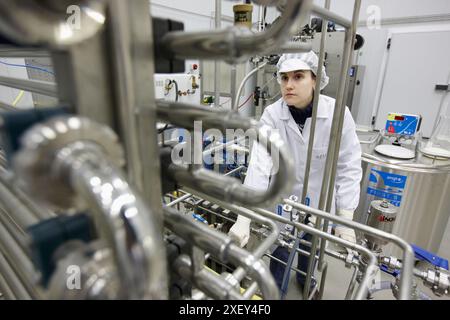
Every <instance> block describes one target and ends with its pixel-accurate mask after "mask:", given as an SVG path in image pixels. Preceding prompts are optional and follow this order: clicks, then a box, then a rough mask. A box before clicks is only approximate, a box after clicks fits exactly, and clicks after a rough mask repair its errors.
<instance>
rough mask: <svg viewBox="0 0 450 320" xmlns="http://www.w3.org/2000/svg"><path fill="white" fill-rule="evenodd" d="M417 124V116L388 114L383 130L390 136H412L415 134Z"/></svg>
mask: <svg viewBox="0 0 450 320" xmlns="http://www.w3.org/2000/svg"><path fill="white" fill-rule="evenodd" d="M418 122H419V119H418V117H417V116H408V115H400V114H389V115H388V120H387V121H386V127H385V129H386V131H387V132H389V133H391V134H402V135H406V136H413V135H414V134H415V133H416V130H417V125H418Z"/></svg>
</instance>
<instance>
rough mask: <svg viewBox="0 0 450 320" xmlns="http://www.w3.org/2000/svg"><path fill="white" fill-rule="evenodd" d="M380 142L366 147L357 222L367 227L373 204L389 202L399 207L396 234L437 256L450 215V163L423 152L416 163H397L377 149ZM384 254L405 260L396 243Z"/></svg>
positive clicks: (394, 231) (415, 160)
mask: <svg viewBox="0 0 450 320" xmlns="http://www.w3.org/2000/svg"><path fill="white" fill-rule="evenodd" d="M360 139H361V138H360ZM379 142H380V140H379V139H378V140H377V141H373V143H371V144H362V149H363V155H362V168H363V179H362V181H361V194H360V202H359V206H358V208H357V210H356V212H355V217H354V220H355V221H358V222H361V223H364V224H367V222H368V218H369V215H368V209H369V206H370V203H371V202H372V201H373V200H382V199H386V200H388V201H389V202H390V203H392V204H394V205H395V206H397V207H398V213H397V220H396V222H395V226H394V229H393V231H392V233H393V234H395V235H398V236H399V237H401V238H403V239H405V240H406V241H408V242H409V243H413V244H416V245H418V246H420V247H422V248H424V249H426V250H429V251H431V252H434V253H437V252H438V250H439V246H440V244H441V241H442V238H443V235H444V232H445V229H446V226H447V222H448V219H449V216H450V161H448V160H447V161H444V160H437V159H430V158H427V157H425V156H424V155H423V154H421V153H420V152H418V153H417V156H416V158H415V159H413V160H410V161H396V160H394V159H391V158H387V157H383V156H380V155H378V154H377V153H376V152H375V151H374V150H373V149H374V147H375V146H376V145H377V144H378V143H379ZM361 237H362V235H361V234H358V238H360V239H361ZM383 252H384V254H386V255H395V256H398V257H401V250H400V249H398V248H397V247H395V246H394V245H393V244H389V245H388V246H386V247H384V248H383ZM445 258H447V259H448V258H450V257H445Z"/></svg>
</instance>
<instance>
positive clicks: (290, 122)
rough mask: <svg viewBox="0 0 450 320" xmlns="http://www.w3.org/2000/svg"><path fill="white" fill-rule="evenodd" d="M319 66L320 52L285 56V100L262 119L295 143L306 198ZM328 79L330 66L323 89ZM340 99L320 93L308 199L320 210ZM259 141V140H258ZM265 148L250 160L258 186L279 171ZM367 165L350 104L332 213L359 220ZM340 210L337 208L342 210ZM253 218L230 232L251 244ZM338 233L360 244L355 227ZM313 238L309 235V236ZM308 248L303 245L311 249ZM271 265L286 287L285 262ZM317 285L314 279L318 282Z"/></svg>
mask: <svg viewBox="0 0 450 320" xmlns="http://www.w3.org/2000/svg"><path fill="white" fill-rule="evenodd" d="M317 68H318V57H317V55H316V54H315V53H314V52H312V51H311V52H309V53H303V54H285V55H283V56H282V57H281V58H280V60H279V62H278V64H277V69H278V74H277V76H278V82H279V83H280V87H281V93H282V98H281V99H280V100H278V101H277V102H275V103H274V104H272V105H270V106H268V107H267V108H266V109H265V110H264V113H263V115H262V117H261V119H260V121H261V123H262V124H265V125H267V126H270V127H271V128H273V129H276V130H278V132H279V134H280V135H281V136H282V138H283V139H284V141H285V142H286V143H287V144H288V145H289V147H290V150H291V153H292V155H293V157H294V172H293V173H292V174H293V175H295V183H294V188H293V190H292V192H291V193H290V194H288V195H284V196H286V197H287V196H289V195H296V196H297V197H298V198H299V199H301V195H302V188H303V180H304V174H305V164H306V156H307V151H308V142H309V133H310V129H311V114H312V104H313V98H314V94H315V93H314V88H315V85H316V79H315V75H316V73H317ZM327 83H328V77H327V76H326V73H325V67H323V71H322V81H321V84H320V87H321V90H322V89H323V88H324V87H325V86H326V85H327ZM334 105H335V100H334V99H333V98H330V97H328V96H325V95H322V94H321V95H320V96H319V104H318V109H317V124H316V132H315V137H314V146H313V152H312V159H311V169H310V176H309V185H308V193H307V202H309V205H310V206H311V207H314V208H317V207H318V204H319V197H320V189H321V184H322V178H323V172H324V167H325V160H326V156H327V150H328V142H329V137H330V129H331V124H332V118H333V110H334ZM255 145H256V144H255ZM261 150H262V148H261V147H257V146H255V147H253V149H252V154H251V157H250V164H249V167H248V171H247V176H246V179H245V182H244V184H245V185H247V186H249V187H251V188H254V189H259V190H261V189H267V188H268V186H269V183H270V175H271V174H273V172H272V171H273V170H272V161H271V159H270V157H269V156H268V154H267V153H265V152H264V151H261ZM361 177H362V169H361V147H360V144H359V140H358V137H357V135H356V130H355V123H354V121H353V119H352V116H351V113H350V111H349V110H348V108H346V110H345V119H344V126H343V130H342V139H341V146H340V152H339V160H338V164H337V172H336V182H335V188H334V200H335V201H333V204H332V209H331V212H332V213H335V212H337V214H338V215H339V216H342V217H345V218H347V219H352V218H353V212H354V210H355V209H356V207H357V206H358V201H359V191H360V181H361ZM336 209H337V210H336ZM249 227H250V220H249V219H248V218H245V217H243V216H239V217H238V219H237V221H236V223H235V224H234V225H233V227H232V228H231V229H230V232H229V235H230V237H231V238H232V239H234V240H235V241H236V242H238V243H239V244H240V245H241V246H244V245H246V243H247V242H248V239H249V235H250V232H249V229H250V228H249ZM335 234H336V235H337V236H339V237H341V238H343V239H345V240H348V241H352V242H355V233H354V231H353V229H349V228H346V227H344V226H337V227H336V228H335ZM305 239H306V240H310V239H311V236H310V235H309V234H307V235H306V237H305ZM306 248H307V247H304V248H303V249H306ZM273 255H275V256H276V257H277V258H279V259H282V260H284V261H287V257H288V251H287V249H285V248H281V247H279V248H277V249H276V250H275V251H274V252H273ZM307 266H308V258H307V257H305V256H303V255H301V256H299V259H298V268H299V269H300V270H302V271H304V272H306V269H307ZM270 269H271V271H272V273H273V275H274V277H275V280H276V282H277V283H278V285H279V286H280V287H281V280H282V276H283V273H284V266H283V265H282V264H280V263H277V262H275V261H273V260H271V266H270ZM304 280H305V277H304V276H302V275H300V274H297V281H298V283H299V285H300V286H301V287H302V286H303V284H304ZM313 285H314V283H313Z"/></svg>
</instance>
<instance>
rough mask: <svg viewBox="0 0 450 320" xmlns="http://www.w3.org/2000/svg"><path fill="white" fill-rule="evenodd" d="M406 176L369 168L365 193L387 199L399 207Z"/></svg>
mask: <svg viewBox="0 0 450 320" xmlns="http://www.w3.org/2000/svg"><path fill="white" fill-rule="evenodd" d="M406 178H407V177H406V176H403V175H399V174H395V173H388V172H383V171H380V170H376V169H371V171H370V176H369V186H368V187H367V194H368V195H371V196H374V197H377V198H381V199H386V200H389V202H390V203H392V204H393V205H394V206H397V207H400V204H401V201H402V195H403V191H404V189H405V186H406Z"/></svg>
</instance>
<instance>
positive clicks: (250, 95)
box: [238, 93, 254, 109]
mask: <svg viewBox="0 0 450 320" xmlns="http://www.w3.org/2000/svg"><path fill="white" fill-rule="evenodd" d="M253 96H254V93H252V94H251V95H250V97H248V98H247V100H245V102H244V103H243V104H241V105H240V106H239V107H238V109H240V108H241V107H243V106H245V104H246V103H247V102H248V101H249V100H250V99H251V98H252V97H253Z"/></svg>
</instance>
